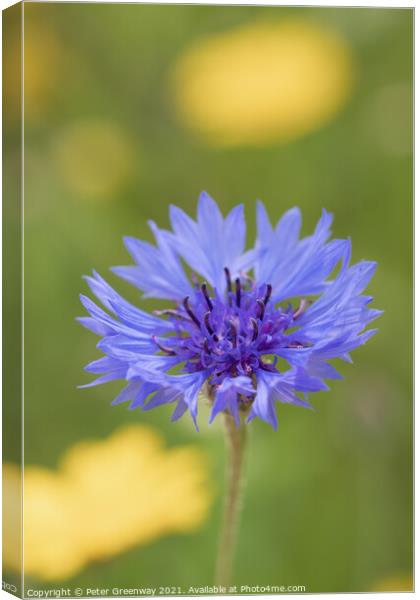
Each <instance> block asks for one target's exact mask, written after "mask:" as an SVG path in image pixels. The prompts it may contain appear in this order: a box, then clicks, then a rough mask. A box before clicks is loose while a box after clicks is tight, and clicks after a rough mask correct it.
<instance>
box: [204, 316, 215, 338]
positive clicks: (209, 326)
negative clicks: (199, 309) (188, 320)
mask: <svg viewBox="0 0 420 600" xmlns="http://www.w3.org/2000/svg"><path fill="white" fill-rule="evenodd" d="M204 325H205V326H206V327H207V331H208V332H209V334H210V335H213V334H214V329H213V327H212V326H211V325H210V311H209V312H206V314H205V315H204Z"/></svg>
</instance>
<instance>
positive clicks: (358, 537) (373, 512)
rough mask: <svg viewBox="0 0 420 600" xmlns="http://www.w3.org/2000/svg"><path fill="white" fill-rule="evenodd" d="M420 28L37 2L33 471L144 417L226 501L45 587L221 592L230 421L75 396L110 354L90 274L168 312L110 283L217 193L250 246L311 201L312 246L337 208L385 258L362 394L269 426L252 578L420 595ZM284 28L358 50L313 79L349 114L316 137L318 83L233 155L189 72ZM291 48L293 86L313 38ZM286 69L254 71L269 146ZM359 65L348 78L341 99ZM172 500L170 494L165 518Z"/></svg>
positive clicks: (28, 175) (291, 11)
mask: <svg viewBox="0 0 420 600" xmlns="http://www.w3.org/2000/svg"><path fill="white" fill-rule="evenodd" d="M412 16H413V13H412V11H410V10H396V9H394V10H392V9H368V8H364V9H363V8H362V9H357V8H354V9H351V8H342V9H334V8H325V9H324V8H283V7H282V8H262V7H245V6H242V7H239V6H236V7H228V6H181V5H179V6H165V5H161V6H147V5H97V4H96V5H93V4H92V5H90V4H83V5H76V4H42V3H39V4H33V3H29V4H26V5H25V67H26V73H25V88H26V89H25V108H26V114H25V332H26V340H25V460H26V463H27V464H31V465H44V466H46V467H49V468H52V469H55V468H56V467H57V464H58V461H59V459H60V456H62V454H63V453H64V452H65V451H66V450H67V449H68V448H69V447H71V446H72V445H74V444H75V443H77V442H79V441H80V440H85V439H90V438H97V439H101V438H102V439H105V438H107V437H108V436H109V435H111V434H112V433H113V432H114V431H115V430H116V429H117V428H118V427H120V426H121V425H123V424H130V423H133V422H136V423H138V422H141V423H145V424H147V425H149V426H151V427H153V428H154V429H155V430H156V431H160V432H162V433H163V435H164V437H165V439H166V440H167V445H168V446H169V447H173V446H177V445H183V444H186V443H187V444H193V445H195V446H196V447H199V448H201V449H202V450H203V451H204V452H205V453H206V454H207V455H208V460H209V465H210V467H209V469H210V471H209V480H210V481H211V488H212V494H213V496H212V497H213V501H212V505H211V507H210V509H209V511H208V514H207V517H206V519H204V521H203V522H202V524H201V525H200V527H198V529H197V530H196V531H195V532H193V533H191V532H186V533H180V534H174V533H171V534H168V535H166V536H163V537H158V538H156V539H155V540H151V541H150V543H148V544H142V545H140V546H138V547H136V548H134V549H131V550H128V551H126V552H122V553H119V554H117V555H115V556H114V557H111V558H110V559H109V560H107V561H103V562H97V563H93V564H91V565H89V566H87V567H86V568H84V569H83V570H81V571H80V572H79V573H78V574H77V575H75V576H74V577H73V578H72V579H70V580H65V581H63V580H57V581H53V582H51V581H49V582H45V581H42V580H41V579H37V578H36V577H35V578H33V577H30V578H29V579H28V581H27V585H33V586H38V587H42V588H47V587H49V586H52V587H54V586H56V585H60V586H61V585H67V584H69V585H71V586H75V585H78V586H80V587H85V586H89V587H95V586H100V587H111V588H112V587H114V586H122V587H137V586H139V585H152V586H155V585H157V586H159V585H174V586H177V585H180V586H183V587H185V586H189V585H209V584H212V582H213V569H214V555H215V550H216V547H217V534H218V529H219V521H220V516H221V508H222V492H223V478H224V445H223V435H222V430H221V427H220V425H217V424H215V425H213V426H212V427H208V425H207V423H206V414H208V413H206V412H205V411H203V414H202V416H201V418H200V423H201V431H200V433H199V434H197V433H195V431H194V430H193V428H192V427H191V425H190V423H189V422H188V419H187V418H186V419H184V420H182V421H181V422H178V423H176V424H171V423H170V420H169V417H170V410H169V409H168V410H167V409H166V408H161V409H158V410H155V411H151V412H148V413H141V412H139V411H136V412H130V411H128V410H127V409H126V406H119V407H111V406H110V402H111V400H112V398H113V397H114V396H115V394H116V392H117V390H118V389H119V388H120V385H119V384H115V385H114V384H111V385H107V386H100V387H96V388H93V389H88V390H78V389H76V386H77V385H79V384H81V383H85V382H87V381H89V377H88V375H87V374H85V373H84V372H83V366H84V365H85V364H86V363H87V362H89V361H90V360H93V359H94V358H95V357H97V356H98V352H97V351H96V350H95V343H96V338H95V336H93V334H90V333H89V332H87V331H86V330H84V329H83V328H82V327H80V326H79V325H78V324H77V323H76V322H75V320H74V318H75V317H76V316H78V315H80V314H82V313H83V311H82V308H81V306H80V304H79V300H78V294H79V292H82V291H83V292H86V285H85V284H84V282H83V281H82V280H81V275H83V274H87V273H89V272H90V271H91V269H92V268H95V269H97V270H98V271H99V272H100V273H101V274H102V275H104V276H106V277H107V278H108V280H109V281H110V282H111V283H112V284H113V285H115V286H116V287H117V289H118V290H119V291H121V292H123V293H124V294H125V295H126V296H127V297H128V298H129V299H131V300H132V301H134V302H137V303H138V304H139V305H140V306H141V307H142V308H145V309H146V310H152V309H153V308H155V307H156V304H155V303H154V302H152V301H144V300H141V298H140V297H139V294H138V292H137V291H136V290H134V289H132V288H131V287H130V286H129V285H128V284H126V283H125V282H122V281H119V280H118V278H116V277H115V276H114V275H112V274H110V273H109V271H108V268H109V267H110V266H112V265H118V264H128V263H129V262H130V259H129V257H128V255H127V254H126V252H125V250H124V247H123V244H122V236H123V235H132V236H136V237H140V238H143V239H148V240H151V239H152V238H151V235H150V233H149V231H148V228H147V224H146V221H147V220H148V219H153V220H155V221H157V222H158V223H159V224H160V225H161V226H165V227H166V226H168V205H169V203H171V202H172V203H175V204H177V205H178V206H181V207H182V208H184V209H185V210H187V211H188V212H189V213H190V214H191V213H193V212H194V211H195V206H196V199H197V196H198V193H199V192H200V191H201V190H202V189H205V190H207V191H208V192H209V193H210V194H211V195H213V196H214V197H215V198H216V200H217V201H218V202H219V203H220V206H221V207H222V209H223V211H224V212H226V211H227V210H229V209H230V208H231V207H232V206H234V205H235V204H237V203H238V202H243V203H244V204H245V207H246V212H247V219H248V223H249V230H250V232H249V241H250V242H252V240H253V237H254V232H255V220H254V211H255V200H256V199H257V198H261V199H262V200H264V202H265V204H266V206H267V208H268V211H269V213H270V215H271V217H272V218H273V219H277V218H278V217H279V216H280V215H281V214H282V213H283V212H284V211H285V210H286V209H288V208H290V207H291V206H294V205H299V206H300V207H301V209H302V212H303V216H304V233H309V232H310V231H311V229H312V228H313V226H314V224H315V222H316V220H317V218H318V217H319V214H320V211H321V208H322V207H325V208H327V209H328V210H330V211H332V212H333V213H334V215H335V221H334V236H336V237H347V236H351V238H352V241H353V248H354V253H353V260H359V259H363V258H366V259H370V260H376V261H377V262H378V265H379V267H378V272H377V274H376V276H375V277H374V280H373V282H372V284H371V285H370V288H369V293H371V294H372V295H373V296H374V297H375V302H374V305H375V307H377V308H381V309H384V311H385V312H384V315H383V316H382V317H381V319H380V321H378V327H379V333H378V334H377V336H375V337H374V338H373V340H372V341H371V342H370V343H369V344H368V345H367V346H366V347H362V348H360V349H358V350H357V351H355V352H354V353H353V358H354V364H353V365H347V364H343V365H341V366H340V370H341V372H342V373H343V375H344V376H345V379H344V380H343V381H338V382H332V384H331V391H330V392H327V393H320V394H318V395H317V396H314V397H313V398H312V400H313V403H314V405H315V407H316V412H314V413H313V412H310V411H305V410H303V409H298V408H294V407H289V406H283V405H281V406H279V409H278V414H279V430H278V432H277V433H276V432H273V431H272V430H271V428H270V427H268V426H267V425H266V424H264V423H261V422H254V423H252V426H251V427H250V429H251V430H252V434H251V438H252V439H251V445H250V448H249V454H248V465H247V467H248V481H247V488H246V496H245V501H244V508H243V514H242V523H241V530H240V535H239V539H238V555H237V562H236V573H235V583H237V584H238V585H241V584H248V585H268V584H270V585H290V584H292V585H305V586H306V590H307V591H309V592H355V591H371V590H375V589H383V588H384V589H394V588H395V587H396V588H397V589H402V588H403V587H404V586H405V588H406V589H409V587H410V578H411V571H412V152H411V149H412V140H411V131H412V91H411V86H412V25H413V23H412ZM267 22H269V23H271V24H274V26H279V27H280V29H279V33H281V27H282V25H283V24H284V23H286V24H287V23H292V24H294V25H293V27H296V32H295V34H294V35H295V36H297V40H298V47H300V43H299V35H301V36H303V37H302V47H303V46H304V45H305V44H306V41H305V40H306V38H305V35H306V33H305V31H306V28H307V27H309V28H312V29H311V30H312V31H313V30H316V31H318V32H320V33H319V35H320V36H321V38H320V39H321V40H322V36H323V35H326V36H333V37H334V39H335V40H336V43H337V44H338V45H339V46H340V45H341V46H342V47H343V48H344V50H343V52H344V53H345V60H344V62H343V63H338V64H335V63H334V60H335V59H334V56H331V57H330V58H331V60H332V64H329V62H328V59H327V58H326V57H324V58H323V59H320V61H319V63H316V65H318V66H317V67H316V68H319V69H320V70H322V69H324V71H325V73H327V75H326V77H328V76H330V77H331V90H330V92H329V96H331V94H332V95H334V93H335V91H334V90H335V87H334V86H336V88H337V89H338V88H339V87H340V86H342V87H343V86H344V88H346V91H345V92H342V93H341V92H340V90H339V89H338V92H337V98H338V99H337V102H336V106H335V108H334V107H333V108H327V109H326V111H325V114H323V116H322V118H320V119H319V120H318V121H317V120H316V119H315V120H314V122H313V123H312V125H305V123H306V121H305V114H306V113H305V111H306V110H307V107H308V105H311V103H312V102H315V101H316V97H317V95H316V90H317V86H318V82H319V80H320V79H321V80H322V78H323V77H324V75H325V73H324V74H323V73H320V74H318V73H315V74H314V73H313V72H311V68H310V67H309V70H308V78H307V80H306V81H303V84H302V85H303V87H302V90H303V94H302V102H301V103H292V106H286V108H285V109H284V110H286V109H287V110H288V111H290V115H291V117H290V119H291V120H292V121H293V119H294V118H296V120H297V122H298V123H300V122H302V123H303V125H301V126H298V125H297V126H296V128H295V130H294V129H293V127H292V129H291V132H290V131H289V132H288V134H287V135H283V134H282V129H281V127H282V126H281V125H275V124H274V125H273V132H272V134H271V135H269V136H268V137H266V138H264V136H262V138H261V139H256V138H255V137H254V138H253V139H247V133H246V131H245V133H243V132H241V131H239V134H240V135H239V137H238V141H236V142H235V143H226V142H224V141H223V139H222V138H223V136H222V135H221V134H220V140H218V135H219V134H218V133H217V132H216V133H214V132H210V134H209V133H208V132H206V131H204V130H203V126H202V125H201V126H200V124H198V125H197V122H196V121H194V111H193V110H192V109H188V110H187V111H185V110H184V111H183V110H182V106H181V107H180V106H179V105H180V103H181V104H182V102H183V98H184V96H185V95H186V94H188V85H186V87H184V84H185V82H184V83H182V84H181V83H179V81H180V80H177V78H176V72H177V71H176V68H177V67H176V65H177V64H179V61H180V60H182V59H181V58H179V57H183V56H185V55H188V53H189V52H194V48H197V47H199V45H200V43H201V40H206V39H208V36H210V37H211V39H222V40H223V39H225V38H224V37H223V36H224V35H226V36H229V34H230V32H231V31H238V32H239V35H241V34H240V32H241V31H245V30H246V29H247V28H249V27H251V30H252V27H256V28H257V30H258V27H264V26H265V25H264V24H266V23H267ZM252 35H253V34H252V33H251V34H250V37H249V38H247V37H246V35H245V37H244V41H243V43H244V44H245V45H246V44H252V43H253V42H252V39H253V38H252ZM218 36H221V37H220V38H218ZM226 39H227V38H226ZM294 39H295V38H294ZM227 43H229V42H227ZM290 43H291V44H292V51H291V57H292V58H291V59H290V60H291V66H290V77H293V76H294V73H295V71H294V66H293V56H294V52H293V44H294V43H296V42H294V41H293V40H292V41H291V42H290ZM314 43H315V44H316V43H317V42H316V41H315V42H314ZM341 46H340V47H341ZM203 48H204V50H203V52H204V54H205V53H206V52H211V47H210V46H206V45H204V46H203ZM258 51H259V50H258V44H256V45H255V52H258ZM232 52H235V48H233V50H232ZM252 52H254V50H253V49H252V47H251V53H252ZM327 54H328V53H327ZM309 55H311V50H309ZM197 60H198V59H197ZM242 60H244V59H243V54H241V52H239V51H238V56H237V64H238V69H240V68H245V70H246V69H247V67H248V65H246V64H245V65H243V64H242V62H241V61H242ZM302 60H303V59H302ZM270 61H271V62H270ZM323 61H324V62H323ZM325 61H326V62H325ZM206 64H207V63H203V70H204V72H205V69H206V68H207V66H206ZM229 64H231V63H229ZM267 64H269V69H268V71H267V74H266V78H267V90H265V89H264V85H265V83H264V79H261V77H260V75H261V74H254V75H255V77H256V81H255V85H254V84H253V80H252V77H253V76H254V75H253V73H252V69H251V70H250V71H249V72H248V71H246V72H247V76H249V89H244V90H243V94H244V95H249V94H254V95H255V96H256V101H255V115H256V116H255V118H256V119H257V125H256V130H257V131H259V128H260V125H258V123H259V122H258V119H262V121H261V123H262V125H261V128H263V127H266V128H267V129H268V130H269V129H270V119H273V123H274V121H275V119H276V114H275V112H276V109H274V113H273V112H268V113H267V115H266V116H264V103H263V104H262V108H261V105H260V104H259V102H260V99H261V98H260V97H261V96H262V97H264V94H272V93H274V92H273V91H272V90H273V88H272V87H271V81H272V79H271V72H270V69H271V70H272V72H273V73H274V72H275V69H276V57H275V55H274V57H270V58H269V57H267ZM308 64H309V65H310V64H311V63H310V60H309V63H308ZM316 65H315V66H316ZM345 65H347V66H345ZM219 67H220V68H221V69H223V68H224V67H223V62H221V63H220V65H219ZM314 68H315V67H314ZM344 68H348V71H349V72H348V74H346V73H344V79H345V81H347V84H343V83H340V81H341V80H340V77H341V76H342V75H343V73H342V72H341V71H342V70H343V69H344ZM197 69H198V75H197V73H195V74H194V71H193V70H191V71H188V69H187V77H188V76H190V77H191V78H194V77H195V76H197V77H198V78H199V77H202V76H203V72H200V65H198V67H197ZM334 69H336V71H337V70H338V75H337V74H336V75H334ZM174 73H175V75H174ZM328 73H330V75H328ZM331 73H332V75H331ZM314 75H315V76H314ZM232 77H233V78H234V77H235V73H232ZM262 77H263V76H262ZM334 77H335V79H334ZM204 78H205V77H204ZM216 80H217V78H216ZM216 80H215V81H216ZM177 81H178V83H177ZM183 81H184V80H183ZM209 81H210V83H211V82H212V79H211V77H210V76H209ZM233 81H235V80H233ZM187 83H188V82H187ZM216 83H217V81H216ZM233 85H234V84H233ZM346 85H347V87H346ZM177 86H178V88H177ZM305 86H306V87H305ZM226 93H230V92H229V90H228V91H227V92H226ZM204 94H205V98H203V102H204V103H205V104H206V106H207V109H206V110H208V111H210V112H209V113H208V114H209V115H210V117H209V119H211V118H214V120H215V122H216V124H218V127H219V130H220V131H222V133H223V127H229V126H230V125H229V123H230V121H231V119H230V117H229V114H227V115H224V113H223V111H224V110H225V108H224V107H226V106H228V105H229V99H228V98H227V99H226V101H225V100H224V98H223V94H224V89H217V90H216V89H215V90H214V98H213V97H212V87H211V86H209V88H208V89H205V90H203V95H204ZM340 94H341V96H340ZM280 96H281V92H280ZM185 97H186V96H185ZM194 98H196V97H195V96H194ZM340 98H341V99H340ZM313 99H315V100H313ZM185 101H186V102H187V100H185ZM195 101H197V102H200V101H201V100H200V98H199V96H198V100H197V99H195V100H194V99H193V100H191V102H195ZM319 101H320V102H322V99H321V100H319ZM232 102H233V104H235V102H236V101H235V98H234V99H233V100H232ZM249 102H250V103H251V104H250V106H251V109H252V106H253V105H252V102H253V99H252V98H251V99H250V100H249ZM280 105H281V102H280V104H279V106H280ZM247 107H248V105H247V104H246V103H245V104H244V105H243V108H242V109H241V105H239V108H238V110H239V111H240V110H243V122H244V123H245V122H249V120H251V121H252V119H253V118H254V116H253V113H252V110H251V112H250V111H249V107H248V108H247ZM197 110H198V111H199V110H201V108H200V107H198V109H197ZM214 110H215V112H212V111H214ZM279 110H281V107H280V108H279ZM319 110H320V113H322V106H321V107H320V109H319ZM218 111H219V112H218ZM293 111H295V112H296V115H295V113H294V112H293ZM257 113H258V114H257ZM205 114H207V113H205ZM212 115H213V117H212ZM302 115H303V116H302ZM264 119H265V121H264ZM290 119H289V118H288V119H287V120H288V121H290ZM251 124H252V123H251ZM234 126H235V125H233V127H234ZM13 127H17V125H16V124H15V125H13V124H11V125H10V128H11V131H10V132H9V134H10V135H12V133H13ZM236 127H239V129H240V127H241V125H239V126H238V125H236ZM204 129H205V126H204ZM219 133H220V132H219ZM234 133H235V132H234ZM257 138H258V135H257ZM219 142H220V143H219ZM4 458H5V459H6V460H10V461H13V460H16V457H14V456H7V455H6V456H5V457H4ZM127 494H129V490H127ZM170 504H171V503H170V498H168V510H171V506H170ZM115 510H116V511H124V506H123V505H119V506H115ZM109 518H110V519H112V514H110V515H109ZM74 527H77V523H74ZM395 582H398V583H395Z"/></svg>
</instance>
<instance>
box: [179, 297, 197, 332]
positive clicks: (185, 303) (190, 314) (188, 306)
mask: <svg viewBox="0 0 420 600" xmlns="http://www.w3.org/2000/svg"><path fill="white" fill-rule="evenodd" d="M189 301H190V297H189V296H187V297H186V298H184V301H183V305H184V308H185V310H186V311H187V313H188V314H189V316H190V317H191V320H192V321H194V323H195V324H196V325H197V327H198V328H199V329H200V328H201V326H200V321H199V320H198V319H197V317H196V316H195V314H194V313H193V311H192V310H191V307H190V302H189Z"/></svg>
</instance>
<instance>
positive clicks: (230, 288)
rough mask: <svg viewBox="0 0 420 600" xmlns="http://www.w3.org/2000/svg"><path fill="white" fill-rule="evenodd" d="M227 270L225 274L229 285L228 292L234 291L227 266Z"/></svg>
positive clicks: (225, 269)
mask: <svg viewBox="0 0 420 600" xmlns="http://www.w3.org/2000/svg"><path fill="white" fill-rule="evenodd" d="M224 271H225V275H226V283H227V287H228V292H231V291H232V279H231V278H230V271H229V269H228V268H227V267H225V268H224Z"/></svg>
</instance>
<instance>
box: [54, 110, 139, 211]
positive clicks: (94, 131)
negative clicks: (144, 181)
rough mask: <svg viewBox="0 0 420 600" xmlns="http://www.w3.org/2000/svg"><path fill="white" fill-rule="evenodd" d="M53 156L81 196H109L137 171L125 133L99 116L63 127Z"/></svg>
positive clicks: (55, 144) (134, 156) (56, 141)
mask: <svg viewBox="0 0 420 600" xmlns="http://www.w3.org/2000/svg"><path fill="white" fill-rule="evenodd" d="M52 158H53V160H54V161H55V163H56V165H57V171H58V174H59V175H60V176H61V178H62V179H63V181H64V183H65V184H66V185H67V187H68V188H69V189H70V190H71V191H72V192H74V193H75V194H76V195H78V196H81V197H83V199H85V198H91V199H105V198H111V197H112V195H113V194H115V193H116V192H117V191H118V190H119V189H120V188H121V186H122V185H123V184H124V183H126V181H127V179H128V178H129V177H130V176H131V175H132V174H133V172H134V170H137V164H136V152H135V149H134V145H133V144H132V143H131V140H130V139H129V137H128V135H127V134H126V132H125V131H124V130H122V129H121V128H120V127H118V125H117V124H116V123H114V122H112V121H107V120H103V119H98V118H86V119H81V120H77V121H75V122H72V123H70V124H69V125H67V126H66V127H64V128H63V129H62V130H61V131H60V132H59V133H58V134H57V135H56V137H55V139H54V141H53V145H52Z"/></svg>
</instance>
